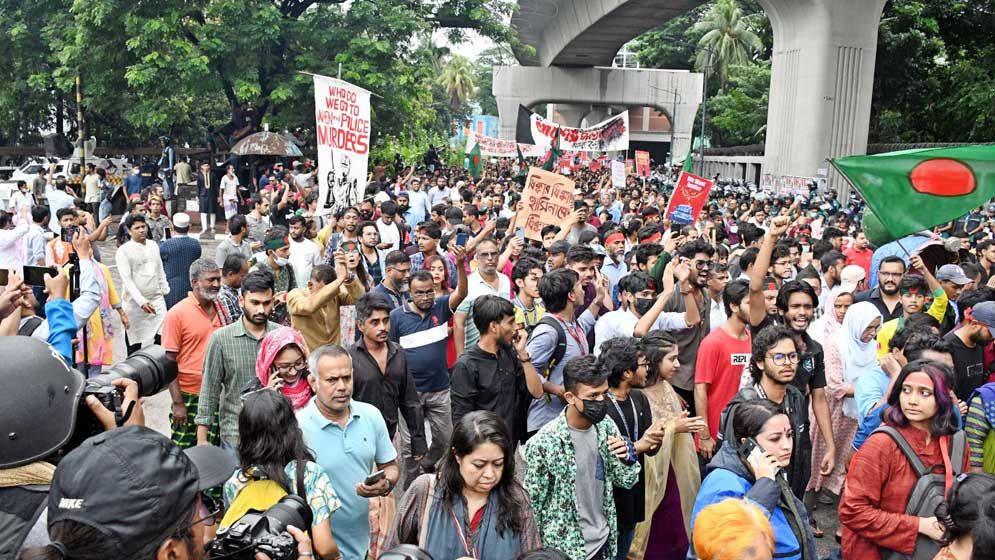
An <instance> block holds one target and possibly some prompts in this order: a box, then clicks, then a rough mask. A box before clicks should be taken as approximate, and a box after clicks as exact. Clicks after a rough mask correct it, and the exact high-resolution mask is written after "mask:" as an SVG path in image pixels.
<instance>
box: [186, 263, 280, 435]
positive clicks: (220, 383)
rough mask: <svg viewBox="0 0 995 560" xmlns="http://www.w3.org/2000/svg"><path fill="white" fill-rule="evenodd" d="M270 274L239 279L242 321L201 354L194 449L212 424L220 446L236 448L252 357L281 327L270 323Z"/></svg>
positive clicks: (253, 374)
mask: <svg viewBox="0 0 995 560" xmlns="http://www.w3.org/2000/svg"><path fill="white" fill-rule="evenodd" d="M273 282H274V280H273V274H272V273H271V272H269V271H267V270H254V271H252V272H250V273H249V274H247V275H246V276H245V279H243V280H242V293H241V297H239V303H240V304H241V305H242V318H241V319H239V320H238V321H237V322H235V323H232V324H231V325H228V326H226V327H222V328H220V329H218V330H217V331H215V332H214V334H212V335H211V338H210V340H209V341H208V343H207V351H206V352H205V354H204V376H203V380H202V382H201V387H200V401H199V407H198V409H197V417H196V418H195V419H194V422H195V423H196V424H197V445H204V444H207V443H210V435H209V434H210V431H209V430H210V425H211V423H212V421H216V422H217V423H218V425H219V427H220V431H219V432H220V433H219V436H220V440H221V447H223V448H225V449H228V450H230V451H231V452H232V453H234V452H235V450H236V449H238V414H239V412H241V411H242V399H241V394H242V388H243V387H245V385H246V383H248V382H249V381H252V380H254V379H255V377H256V355H257V354H258V353H259V344H260V343H261V342H262V340H263V337H264V336H266V333H268V332H269V331H271V330H273V329H275V328H277V327H278V326H279V325H278V324H276V323H273V322H271V321H269V320H268V317H269V314H270V311H272V309H273V304H274V303H275V301H276V300H275V298H274V291H275V290H274V289H273Z"/></svg>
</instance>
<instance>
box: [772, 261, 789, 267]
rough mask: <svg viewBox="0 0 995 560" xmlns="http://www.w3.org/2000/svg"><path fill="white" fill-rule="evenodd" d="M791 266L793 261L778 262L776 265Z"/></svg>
mask: <svg viewBox="0 0 995 560" xmlns="http://www.w3.org/2000/svg"><path fill="white" fill-rule="evenodd" d="M790 264H791V261H777V262H776V263H774V266H788V265H790Z"/></svg>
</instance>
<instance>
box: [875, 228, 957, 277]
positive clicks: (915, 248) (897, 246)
mask: <svg viewBox="0 0 995 560" xmlns="http://www.w3.org/2000/svg"><path fill="white" fill-rule="evenodd" d="M930 245H940V246H941V247H942V246H943V242H942V241H939V240H935V239H933V238H932V236H931V235H929V234H928V233H925V232H922V233H914V234H912V235H907V236H905V237H903V238H901V239H898V240H896V241H891V242H890V243H885V244H884V245H882V246H880V247H878V248H877V250H876V251H874V256H873V257H872V258H871V277H870V278H868V279H867V287H868V288H873V287H875V286H877V285H878V266H880V264H881V261H883V260H884V259H885V258H886V257H901V259H902V260H903V261H905V266H906V267H908V266H909V254H912V255H916V254H918V253H919V252H920V251H922V250H923V249H925V248H926V247H928V246H930ZM905 251H908V252H909V254H906V253H905ZM925 260H926V259H923V261H924V262H925ZM942 264H946V263H942ZM926 266H930V263H928V262H926Z"/></svg>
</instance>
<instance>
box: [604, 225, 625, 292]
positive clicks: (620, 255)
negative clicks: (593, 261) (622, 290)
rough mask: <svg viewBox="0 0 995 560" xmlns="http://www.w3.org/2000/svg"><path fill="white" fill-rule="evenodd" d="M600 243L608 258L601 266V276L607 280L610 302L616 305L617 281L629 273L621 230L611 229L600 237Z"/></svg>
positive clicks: (623, 236)
mask: <svg viewBox="0 0 995 560" xmlns="http://www.w3.org/2000/svg"><path fill="white" fill-rule="evenodd" d="M601 242H602V244H603V245H604V247H605V251H606V252H607V257H608V258H606V259H605V263H604V264H603V265H601V275H602V276H604V277H605V278H607V279H608V293H609V294H610V295H611V297H612V300H613V301H614V302H615V303H616V304H618V302H619V299H618V295H617V292H616V289H617V288H618V281H619V280H621V279H622V277H623V276H625V275H626V273H628V272H629V267H628V266H626V264H625V234H623V233H622V231H621V230H618V229H612V230H609V231H607V232H605V234H604V235H603V236H602V237H601Z"/></svg>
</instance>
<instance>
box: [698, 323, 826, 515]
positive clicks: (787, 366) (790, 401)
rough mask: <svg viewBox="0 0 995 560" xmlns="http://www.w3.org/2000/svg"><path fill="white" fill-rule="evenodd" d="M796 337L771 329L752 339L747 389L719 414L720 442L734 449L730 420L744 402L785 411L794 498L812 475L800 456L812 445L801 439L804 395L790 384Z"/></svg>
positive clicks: (805, 413) (796, 354) (804, 432)
mask: <svg viewBox="0 0 995 560" xmlns="http://www.w3.org/2000/svg"><path fill="white" fill-rule="evenodd" d="M798 348H799V343H798V339H797V337H795V335H794V334H793V333H792V332H791V331H790V330H788V329H787V328H785V327H782V326H780V325H771V326H769V327H767V328H765V329H763V330H761V331H760V332H758V333H756V334H755V335H753V345H752V356H751V359H750V375H751V379H750V385H749V386H747V387H745V388H743V389H742V390H740V391H739V393H737V394H736V396H735V397H734V398H733V399H732V401H730V402H729V405H728V406H726V408H725V410H723V411H722V415H721V420H720V423H719V433H718V437H719V440H720V441H722V442H724V441H728V442H729V444H730V445H737V444H738V442H736V440H735V436H734V435H733V428H732V425H733V422H732V419H733V418H734V417H735V415H736V408H737V407H738V406H739V405H740V404H742V403H744V402H747V401H753V400H758V399H767V400H769V401H771V402H772V403H774V404H775V405H778V406H780V407H781V408H783V409H784V413H785V414H786V415H787V416H788V419H789V421H790V422H791V432H792V439H793V440H794V441H795V444H794V447H793V449H792V451H791V464H790V465H789V466H788V468H787V475H788V483H789V484H790V485H791V490H792V492H793V493H794V494H795V495H796V496H801V495H803V494H804V492H805V486H806V485H807V484H808V480H809V475H810V474H811V470H812V465H811V461H806V460H804V459H803V458H802V457H801V456H800V452H801V451H802V450H803V449H805V448H807V449H808V450H809V451H811V443H808V445H807V446H806V445H803V444H802V443H803V442H802V439H804V440H805V441H806V442H808V439H809V437H808V432H807V430H806V424H807V423H808V407H807V406H805V395H803V394H802V392H801V391H799V390H798V388H797V387H795V386H794V385H793V384H792V381H794V379H795V371H796V369H797V367H798V361H799V360H800V359H801V357H800V354H799V351H798Z"/></svg>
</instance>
